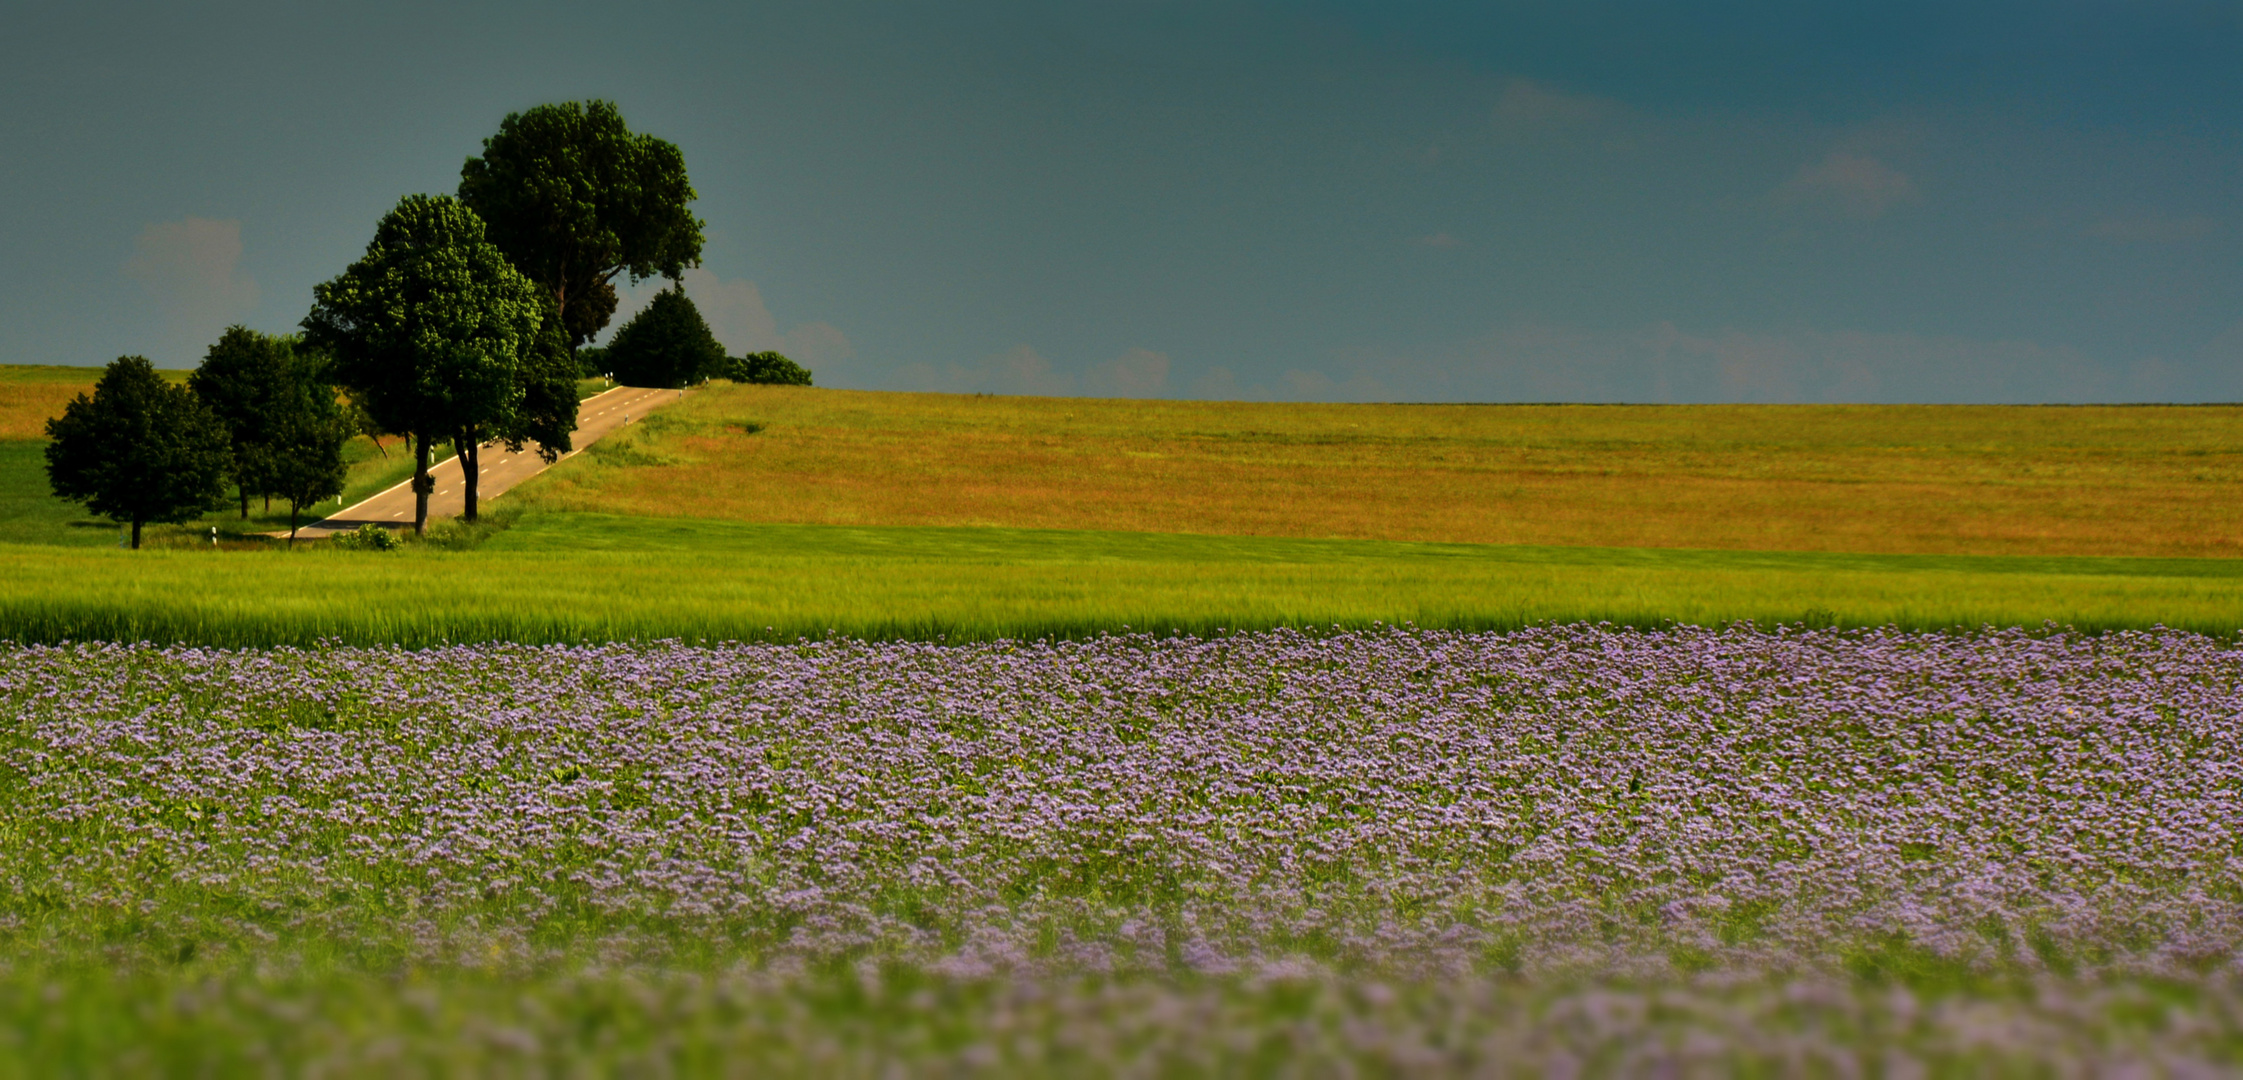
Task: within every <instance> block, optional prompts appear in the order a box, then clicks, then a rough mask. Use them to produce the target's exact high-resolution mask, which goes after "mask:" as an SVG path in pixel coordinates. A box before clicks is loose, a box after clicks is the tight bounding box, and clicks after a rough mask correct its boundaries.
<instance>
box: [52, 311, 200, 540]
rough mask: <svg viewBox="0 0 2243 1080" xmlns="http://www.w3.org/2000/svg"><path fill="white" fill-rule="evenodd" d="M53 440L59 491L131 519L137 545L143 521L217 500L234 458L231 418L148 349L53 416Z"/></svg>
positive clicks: (171, 517) (173, 516) (121, 362)
mask: <svg viewBox="0 0 2243 1080" xmlns="http://www.w3.org/2000/svg"><path fill="white" fill-rule="evenodd" d="M47 438H48V439H50V440H52V441H51V442H50V443H49V444H48V446H47V452H46V457H47V478H48V482H49V483H50V484H52V485H53V487H54V492H55V494H56V495H59V496H61V497H63V498H65V499H71V500H75V501H77V502H81V503H84V504H85V505H86V508H87V509H89V510H91V511H93V512H94V513H96V514H100V515H102V516H104V517H108V518H110V519H111V520H114V521H126V522H131V523H132V546H133V547H135V548H138V547H139V546H140V531H141V526H142V525H143V524H145V523H147V522H150V521H184V520H186V519H188V518H191V517H194V516H196V515H199V514H201V513H202V512H203V511H204V510H206V509H209V508H211V507H213V506H215V505H217V503H218V500H219V499H220V498H222V497H223V485H224V483H225V479H226V475H227V472H228V470H229V468H230V467H231V465H232V455H231V453H230V452H229V450H228V446H227V443H228V437H227V432H226V427H225V425H224V424H223V423H222V422H221V421H220V420H219V419H218V417H217V416H216V415H215V414H213V413H212V412H211V411H210V409H209V408H208V407H207V406H205V405H204V404H203V403H202V402H201V401H200V400H198V399H197V398H196V397H195V395H194V394H193V393H192V392H190V391H189V390H188V389H187V388H186V387H183V386H177V385H174V384H171V383H167V382H165V381H164V379H163V378H162V377H161V376H159V375H157V374H156V370H155V368H154V367H153V366H151V365H150V364H149V363H148V361H147V360H146V359H145V358H143V357H138V356H124V357H119V358H118V359H117V360H116V362H114V363H112V364H110V365H109V368H108V370H106V371H104V372H103V373H102V375H101V379H100V381H99V382H96V383H95V384H94V390H93V396H92V397H90V398H89V397H87V396H86V395H84V394H80V395H78V397H77V398H76V400H73V401H72V402H71V403H70V404H69V405H68V406H66V407H65V408H64V409H63V413H62V415H61V416H60V417H57V418H55V419H53V420H49V421H47Z"/></svg>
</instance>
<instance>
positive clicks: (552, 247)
mask: <svg viewBox="0 0 2243 1080" xmlns="http://www.w3.org/2000/svg"><path fill="white" fill-rule="evenodd" d="M694 197H695V195H694V191H693V188H692V185H691V184H690V183H689V182H688V180H687V178H686V172H685V158H684V155H683V154H682V153H681V152H680V151H679V150H678V148H677V147H676V146H674V145H672V144H670V143H668V142H665V141H663V140H661V139H656V138H654V137H652V136H647V135H635V134H633V133H632V132H631V131H630V129H629V127H628V126H627V125H626V124H625V123H624V121H623V117H622V115H621V114H620V113H619V112H618V111H617V110H616V108H615V106H614V105H613V104H611V103H609V102H605V101H592V102H583V103H577V102H570V103H564V104H558V105H542V106H539V107H537V108H534V109H530V110H528V111H527V112H522V113H515V114H511V115H509V116H507V117H506V119H505V120H504V121H503V122H501V123H500V125H499V130H498V133H497V134H496V135H493V136H492V137H491V138H488V139H485V140H484V141H483V153H482V155H481V156H480V157H474V158H469V159H468V160H467V162H466V164H465V165H464V166H463V167H462V169H461V172H460V185H459V189H458V192H457V194H455V195H412V196H407V197H406V198H405V199H403V200H402V201H400V202H399V203H398V204H397V207H396V208H395V209H393V210H391V211H390V212H389V213H388V214H387V215H385V216H384V217H383V218H382V220H381V222H380V223H379V224H378V225H377V226H376V227H375V230H374V238H373V240H372V241H371V242H370V243H369V244H368V245H367V247H366V252H365V254H364V255H363V256H362V257H361V258H359V259H358V260H357V261H355V262H353V263H352V264H351V265H350V266H348V267H347V268H345V269H344V270H343V272H342V273H341V274H340V275H338V276H336V277H335V278H333V279H332V280H329V281H326V282H323V283H321V284H319V285H317V286H315V287H314V289H313V302H312V309H311V313H310V314H309V315H307V316H306V317H305V319H304V321H303V331H304V333H303V337H302V339H301V340H300V341H292V340H285V339H272V338H263V337H261V336H259V335H255V334H253V333H251V332H250V331H247V330H242V329H240V328H236V329H235V330H229V331H228V332H227V336H226V337H225V338H224V339H221V341H220V342H219V343H218V345H216V346H213V348H212V350H211V354H210V356H209V357H208V358H206V360H205V361H204V365H203V367H202V368H201V369H198V370H197V372H196V373H195V375H194V377H193V380H191V384H192V388H191V389H182V388H178V387H173V386H169V385H167V384H165V383H164V382H163V380H162V379H161V377H160V376H157V375H155V374H154V370H153V369H152V368H151V367H150V366H149V364H148V362H147V361H146V360H144V359H141V358H138V357H126V358H123V359H120V360H118V361H117V362H116V363H114V364H112V365H110V368H109V370H108V371H107V372H105V373H104V374H103V376H102V379H101V382H100V384H99V385H97V386H96V388H95V391H94V394H93V396H92V397H91V398H88V397H86V396H84V395H80V397H79V398H78V399H77V400H76V401H74V402H72V403H71V404H70V406H69V407H68V408H66V409H65V411H64V414H63V416H62V417H60V418H58V419H57V420H55V421H53V422H52V423H50V425H49V428H48V433H49V437H50V439H52V440H53V442H52V444H51V445H50V447H49V451H48V458H49V468H48V472H49V477H50V480H51V481H52V483H53V486H54V489H55V491H56V493H57V494H59V495H62V496H64V497H66V498H71V499H77V500H79V501H83V502H85V503H86V505H87V506H88V507H89V508H91V509H92V510H94V511H95V512H96V513H101V514H105V515H108V516H111V517H114V518H116V519H118V520H121V521H130V522H132V525H133V543H134V546H135V547H137V546H139V537H140V530H141V525H142V524H143V523H144V522H148V521H165V520H185V519H186V518H188V517H192V516H194V515H195V514H198V513H201V512H203V511H204V510H206V509H209V508H212V507H214V506H215V505H217V504H218V501H219V500H220V499H222V498H223V490H222V489H223V486H224V480H225V479H227V478H232V479H233V480H235V483H236V487H237V489H238V492H239V497H240V499H241V503H242V511H243V514H244V516H246V515H247V512H248V500H249V499H250V498H251V497H252V495H255V494H269V495H270V496H272V497H280V498H288V499H290V500H291V506H292V508H293V507H294V506H296V505H298V504H299V501H298V500H297V498H296V495H299V494H302V493H304V492H309V491H311V490H312V489H313V488H317V487H320V486H322V484H324V483H325V482H324V481H322V483H321V484H308V482H306V483H299V482H298V481H299V480H300V479H301V476H300V475H299V473H300V472H302V471H304V470H308V471H310V472H313V473H317V474H318V475H319V476H322V477H326V476H330V475H332V476H333V478H334V483H333V484H332V485H327V486H332V487H335V488H336V489H337V491H339V485H340V471H341V467H340V456H339V455H340V445H341V438H346V437H347V435H348V431H347V428H348V427H350V426H352V425H351V424H349V423H347V422H346V421H345V419H344V417H343V415H342V414H341V413H340V412H339V411H338V409H337V401H336V389H337V388H340V389H341V390H342V391H344V392H347V393H348V394H349V397H350V403H351V408H352V409H353V410H355V411H357V412H360V413H362V414H363V417H364V420H365V422H367V423H369V424H371V426H372V427H373V428H375V429H378V430H380V431H385V432H391V433H396V434H402V435H405V436H407V437H408V438H409V439H410V440H411V447H412V453H413V455H414V463H413V479H412V490H413V492H414V494H415V499H414V520H413V528H414V530H415V531H416V532H423V531H425V530H426V528H427V523H428V498H429V495H430V494H431V493H432V492H433V490H434V488H435V484H434V481H433V479H432V478H431V477H430V475H429V463H430V460H429V459H430V448H431V447H432V445H433V444H434V443H435V442H437V441H438V440H448V441H450V442H451V443H452V444H453V445H454V446H455V447H456V448H457V450H458V452H459V455H460V457H461V458H462V465H463V466H464V470H463V471H464V473H465V476H466V484H465V488H466V516H467V517H468V519H469V520H473V519H474V518H475V517H476V513H477V502H478V492H477V479H478V473H479V467H480V454H479V447H480V446H481V445H482V444H483V443H485V442H489V441H499V442H503V443H504V444H506V445H507V446H508V447H509V448H510V449H512V450H515V451H517V452H518V451H520V450H521V449H522V448H524V447H525V446H526V445H527V444H529V443H533V442H534V443H536V444H537V447H538V453H539V454H540V455H542V456H543V457H545V458H546V459H547V460H549V461H550V460H553V459H555V458H557V457H559V456H560V455H561V454H564V453H567V452H568V451H569V450H570V448H571V446H570V436H571V433H572V432H574V431H575V430H576V422H577V414H576V402H577V398H576V377H577V372H578V361H577V359H576V357H575V355H574V354H575V351H576V350H577V349H578V348H579V347H580V346H582V345H583V344H584V343H586V342H587V341H589V340H591V338H592V337H593V336H594V335H596V334H598V333H599V332H600V330H601V329H602V328H604V327H605V326H606V325H607V323H608V321H609V319H610V318H611V317H612V316H613V315H614V313H615V308H616V290H615V281H616V279H617V278H618V277H619V276H624V275H628V277H629V280H631V281H640V280H644V279H646V278H649V277H655V276H661V277H666V278H669V279H670V280H671V281H672V282H673V286H672V288H671V289H669V290H665V292H664V293H663V294H662V295H664V296H671V297H674V298H675V300H676V301H681V302H684V303H686V304H687V306H688V309H690V301H685V300H684V295H683V293H682V291H681V289H680V287H679V286H677V285H676V284H675V283H676V282H678V280H679V279H680V278H681V276H682V274H683V272H684V270H685V269H686V268H688V267H691V266H696V265H699V262H700V253H701V244H702V234H701V228H702V222H701V221H700V220H699V219H698V218H695V217H694V216H693V215H692V214H691V213H690V212H688V210H687V204H688V203H690V202H691V201H692V200H693V199H694ZM672 306H675V305H674V304H673V305H672ZM692 316H693V321H694V322H695V323H700V316H699V314H698V312H693V313H692ZM660 321H661V320H660V319H656V320H654V321H653V322H648V321H647V320H646V319H644V318H642V319H639V320H634V322H633V324H632V326H633V327H636V326H638V325H640V324H641V323H647V325H648V326H649V327H652V326H654V325H656V324H658V323H659V322H660ZM700 327H701V330H700V332H701V335H702V336H703V337H707V335H708V330H707V326H706V324H705V323H700ZM627 329H629V328H627ZM625 336H634V335H624V334H619V335H618V337H619V340H618V342H617V344H618V345H619V346H620V345H622V344H623V342H622V341H621V338H623V337H625ZM635 337H637V338H645V339H646V340H647V341H648V342H650V343H652V346H651V351H650V348H645V347H641V346H640V345H632V346H630V347H628V348H626V349H625V350H624V352H623V354H622V355H623V356H625V357H638V356H642V355H653V354H654V353H658V352H659V353H662V355H663V357H664V359H662V360H660V361H646V363H647V364H649V365H653V366H649V367H646V368H645V370H644V373H645V374H659V373H660V372H659V371H657V370H656V369H657V368H659V367H660V365H662V364H667V365H669V368H668V369H664V370H672V371H685V370H690V371H691V372H692V373H693V374H695V375H698V376H703V377H705V375H706V374H708V373H710V370H709V369H710V368H711V367H712V366H713V365H712V363H711V362H710V361H709V360H708V358H707V357H706V356H705V355H698V354H696V355H694V356H692V357H691V358H690V359H687V360H680V359H677V358H676V357H673V356H670V355H669V354H668V353H666V352H663V350H665V349H668V348H670V346H669V345H667V344H664V343H663V342H664V339H662V338H661V335H660V334H658V333H656V332H654V331H653V330H652V329H649V330H648V331H647V332H645V333H642V334H637V335H635ZM713 340H714V339H713V338H711V339H710V341H711V342H712V343H713ZM612 351H613V350H611V352H612ZM715 355H716V356H717V357H718V359H719V360H722V359H723V358H722V351H721V350H718V351H717V352H716V354H715ZM774 355H775V354H774ZM780 360H781V361H782V362H783V358H780ZM787 366H788V367H792V365H787ZM795 370H799V369H798V368H797V369H795ZM633 373H634V374H639V373H641V372H640V371H638V370H636V369H635V370H634V372H633ZM718 373H721V372H718ZM802 377H803V379H804V380H805V381H807V373H806V372H805V373H803V376H802ZM674 384H675V383H673V382H671V381H670V380H669V379H664V380H662V381H660V382H654V383H644V384H642V385H674ZM337 432H342V433H343V434H342V436H341V437H334V436H336V433H337ZM331 437H334V438H332V445H333V447H334V450H335V452H334V454H333V455H329V454H328V453H327V451H326V450H325V449H319V450H317V452H306V449H305V448H306V447H308V446H311V445H312V444H313V443H317V444H318V446H319V447H322V448H324V447H326V446H328V445H329V444H328V442H325V441H322V440H328V439H330V438H331ZM292 440H293V441H292ZM331 458H332V463H333V466H334V467H333V468H332V469H328V463H329V462H330V459H331ZM299 466H301V469H299ZM322 470H325V471H322ZM307 484H308V486H307ZM337 491H327V492H325V493H324V494H323V495H322V496H320V497H331V496H332V495H333V494H335V493H337ZM317 501H318V498H308V499H305V500H302V502H303V504H309V503H315V502H317ZM291 520H292V521H293V509H292V514H291ZM292 531H293V529H292Z"/></svg>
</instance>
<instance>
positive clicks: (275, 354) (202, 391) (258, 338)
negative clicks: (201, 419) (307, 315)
mask: <svg viewBox="0 0 2243 1080" xmlns="http://www.w3.org/2000/svg"><path fill="white" fill-rule="evenodd" d="M293 353H294V349H293V343H292V342H290V341H289V340H288V339H286V338H279V337H274V336H272V335H269V334H260V333H258V332H256V331H255V330H251V329H249V328H248V327H245V326H241V325H238V324H237V325H234V326H229V327H227V328H226V332H225V333H224V334H221V335H220V336H219V338H218V341H217V342H216V343H215V344H213V345H211V347H210V351H209V352H207V353H205V354H204V355H203V362H202V365H201V366H199V367H197V368H196V369H195V371H194V374H192V375H189V376H187V388H188V389H190V390H193V391H194V392H195V396H196V397H198V398H200V399H202V403H203V404H204V405H206V406H209V408H210V411H211V412H213V413H215V414H217V416H218V419H219V421H220V422H221V423H223V424H225V425H226V431H227V434H228V435H229V436H230V441H231V443H232V449H233V481H234V487H235V489H236V491H237V493H238V494H239V496H240V499H241V516H242V517H244V518H247V517H248V516H249V500H250V498H251V497H252V496H256V495H266V494H276V492H275V491H274V486H273V475H274V468H275V465H276V462H277V460H278V459H277V458H276V457H275V453H274V448H273V447H272V446H271V445H270V444H271V442H272V427H273V424H274V422H275V419H276V412H277V411H278V410H279V408H280V402H279V398H280V397H282V396H283V395H285V394H286V393H287V387H286V384H287V382H288V375H287V371H286V369H287V366H288V363H289V361H290V359H291V357H292V355H293Z"/></svg>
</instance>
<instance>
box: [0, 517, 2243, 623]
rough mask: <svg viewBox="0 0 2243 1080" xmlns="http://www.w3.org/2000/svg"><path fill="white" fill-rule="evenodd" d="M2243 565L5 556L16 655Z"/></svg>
mask: <svg viewBox="0 0 2243 1080" xmlns="http://www.w3.org/2000/svg"><path fill="white" fill-rule="evenodd" d="M2239 613H2243V564H2239V563H2236V562H2233V561H2226V560H2201V559H2111V558H2077V557H2075V558H2041V559H2034V558H2018V557H1974V556H1907V555H1886V556H1870V555H1830V554H1810V553H1766V552H1725V551H1675V550H1661V549H1612V548H1548V547H1511V546H1494V545H1474V544H1416V543H1397V542H1381V541H1347V540H1283V539H1272V538H1258V537H1204V536H1176V535H1162V534H1142V533H1111V532H1082V531H1051V530H1018V529H954V528H923V527H887V528H848V527H835V526H805V525H748V524H741V523H736V522H711V521H696V520H691V519H667V520H646V519H635V518H622V517H611V516H606V515H598V514H568V513H556V512H548V511H537V510H534V509H533V510H526V511H523V512H521V513H520V514H519V516H518V517H517V518H515V519H514V520H513V521H512V522H511V527H509V528H504V529H502V530H497V531H494V532H492V533H490V534H488V535H487V536H486V537H484V538H482V540H481V543H480V544H479V545H477V546H474V547H472V548H468V549H466V550H459V549H456V548H446V547H440V546H437V545H420V546H414V547H409V548H407V549H406V550H402V551H398V552H386V553H385V552H361V551H347V550H335V549H327V548H316V549H310V550H299V551H296V552H287V551H279V550H266V551H254V552H242V551H218V552H212V551H210V550H209V549H207V548H204V549H195V548H192V547H189V548H184V549H179V550H152V551H142V552H138V553H133V552H126V551H116V550H64V549H58V548H54V547H40V546H32V545H24V544H9V545H5V546H0V638H9V639H13V640H16V641H60V640H94V639H108V640H126V641H138V640H151V641H182V642H202V643H208V644H214V645H272V644H311V643H313V642H316V641H320V640H341V641H346V642H352V643H379V642H396V643H400V644H405V645H427V644H435V643H440V642H447V641H449V642H461V641H486V640H507V641H520V642H562V641H588V640H614V639H652V638H669V637H677V638H686V639H705V640H727V639H737V640H753V639H780V640H791V639H793V638H796V637H799V636H809V637H818V636H823V635H825V634H827V633H829V632H831V633H839V634H843V635H846V636H851V637H862V638H872V639H896V638H912V639H933V638H937V637H940V638H945V639H947V640H953V641H956V640H977V639H988V638H996V637H1021V636H1027V637H1036V636H1046V635H1050V636H1063V637H1081V636H1088V635H1094V634H1098V633H1103V632H1111V631H1120V630H1122V629H1124V628H1133V629H1138V630H1152V631H1156V632H1171V631H1183V632H1191V633H1201V632H1209V631H1214V630H1217V629H1226V628H1227V629H1253V628H1263V627H1272V626H1281V625H1291V626H1316V627H1330V626H1350V627H1353V626H1364V625H1369V624H1373V623H1390V624H1391V623H1412V624H1416V625H1419V626H1425V627H1454V628H1487V629H1499V628H1509V627H1516V626H1521V625H1526V624H1530V623H1537V622H1548V621H1572V620H1592V621H1593V620H1610V621H1613V622H1618V623H1627V624H1632V625H1657V624H1660V623H1663V622H1667V621H1681V622H1689V623H1697V624H1721V623H1728V622H1732V621H1736V620H1751V621H1755V622H1759V623H1763V624H1773V623H1784V622H1804V623H1808V624H1813V625H1829V624H1837V625H1882V624H1886V623H1892V624H1897V625H1900V626H1904V627H1914V628H1926V629H1937V628H1946V627H1956V626H1962V627H1977V626H1981V625H1987V624H1994V625H2024V626H2038V625H2040V624H2042V623H2044V622H2055V623H2058V624H2062V625H2070V626H2074V627H2077V628H2080V629H2089V630H2102V629H2117V628H2130V627H2147V626H2151V625H2156V624H2160V623H2162V624H2164V625H2167V626H2174V627H2182V628H2187V629H2192V630H2199V631H2203V632H2206V633H2214V634H2230V633H2232V632H2234V631H2235V630H2236V629H2237V627H2238V626H2239V625H2243V615H2239Z"/></svg>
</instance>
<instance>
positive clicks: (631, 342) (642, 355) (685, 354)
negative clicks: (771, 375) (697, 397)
mask: <svg viewBox="0 0 2243 1080" xmlns="http://www.w3.org/2000/svg"><path fill="white" fill-rule="evenodd" d="M607 362H608V370H609V371H612V372H614V373H615V381H617V382H619V383H622V384H624V385H626V386H658V387H680V386H685V385H687V384H689V383H694V382H699V381H700V380H701V379H703V378H706V377H708V376H710V375H715V374H721V373H722V372H723V370H724V366H725V355H724V346H722V345H719V344H717V339H716V335H715V334H712V333H710V332H709V324H708V321H707V320H705V319H703V318H701V309H700V308H698V307H695V306H694V304H693V300H692V298H691V297H688V296H687V295H685V290H684V289H683V288H682V287H679V286H674V285H673V286H671V287H670V288H667V289H664V290H662V291H661V292H658V293H655V294H654V299H653V301H652V302H650V303H648V304H647V306H646V310H644V311H641V312H639V313H638V314H637V315H634V316H632V317H631V321H630V322H627V323H624V324H623V328H622V329H620V330H617V331H616V332H615V340H614V341H612V342H610V343H609V344H608V348H607Z"/></svg>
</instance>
